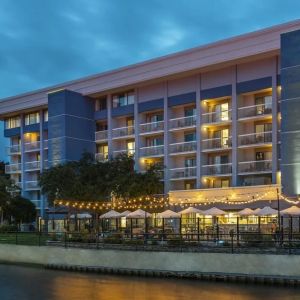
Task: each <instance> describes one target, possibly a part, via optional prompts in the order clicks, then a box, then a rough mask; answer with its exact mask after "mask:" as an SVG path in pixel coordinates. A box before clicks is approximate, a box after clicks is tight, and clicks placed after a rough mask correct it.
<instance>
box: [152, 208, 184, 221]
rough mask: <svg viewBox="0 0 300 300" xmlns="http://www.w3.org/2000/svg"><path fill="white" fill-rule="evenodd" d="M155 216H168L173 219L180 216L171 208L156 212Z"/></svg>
mask: <svg viewBox="0 0 300 300" xmlns="http://www.w3.org/2000/svg"><path fill="white" fill-rule="evenodd" d="M157 217H158V218H170V219H172V218H173V219H175V218H180V214H179V213H177V212H175V211H172V210H170V209H168V210H165V211H164V212H162V213H159V214H157Z"/></svg>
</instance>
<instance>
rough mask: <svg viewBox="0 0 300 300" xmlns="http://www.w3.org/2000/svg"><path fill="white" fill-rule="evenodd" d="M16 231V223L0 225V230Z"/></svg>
mask: <svg viewBox="0 0 300 300" xmlns="http://www.w3.org/2000/svg"><path fill="white" fill-rule="evenodd" d="M13 231H18V227H17V226H16V225H1V226H0V232H13Z"/></svg>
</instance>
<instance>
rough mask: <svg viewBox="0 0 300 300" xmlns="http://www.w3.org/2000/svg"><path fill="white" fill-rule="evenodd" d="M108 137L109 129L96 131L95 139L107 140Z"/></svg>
mask: <svg viewBox="0 0 300 300" xmlns="http://www.w3.org/2000/svg"><path fill="white" fill-rule="evenodd" d="M107 138H108V131H107V130H102V131H97V132H95V141H96V142H97V141H104V140H107Z"/></svg>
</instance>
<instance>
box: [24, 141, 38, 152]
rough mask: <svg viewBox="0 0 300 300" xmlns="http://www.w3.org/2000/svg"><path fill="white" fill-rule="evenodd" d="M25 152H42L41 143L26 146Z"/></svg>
mask: <svg viewBox="0 0 300 300" xmlns="http://www.w3.org/2000/svg"><path fill="white" fill-rule="evenodd" d="M24 151H25V152H34V151H40V142H39V141H36V142H30V143H25V144H24Z"/></svg>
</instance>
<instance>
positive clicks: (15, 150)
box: [6, 144, 21, 155]
mask: <svg viewBox="0 0 300 300" xmlns="http://www.w3.org/2000/svg"><path fill="white" fill-rule="evenodd" d="M6 153H7V155H21V145H20V144H17V145H11V146H8V147H6Z"/></svg>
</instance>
